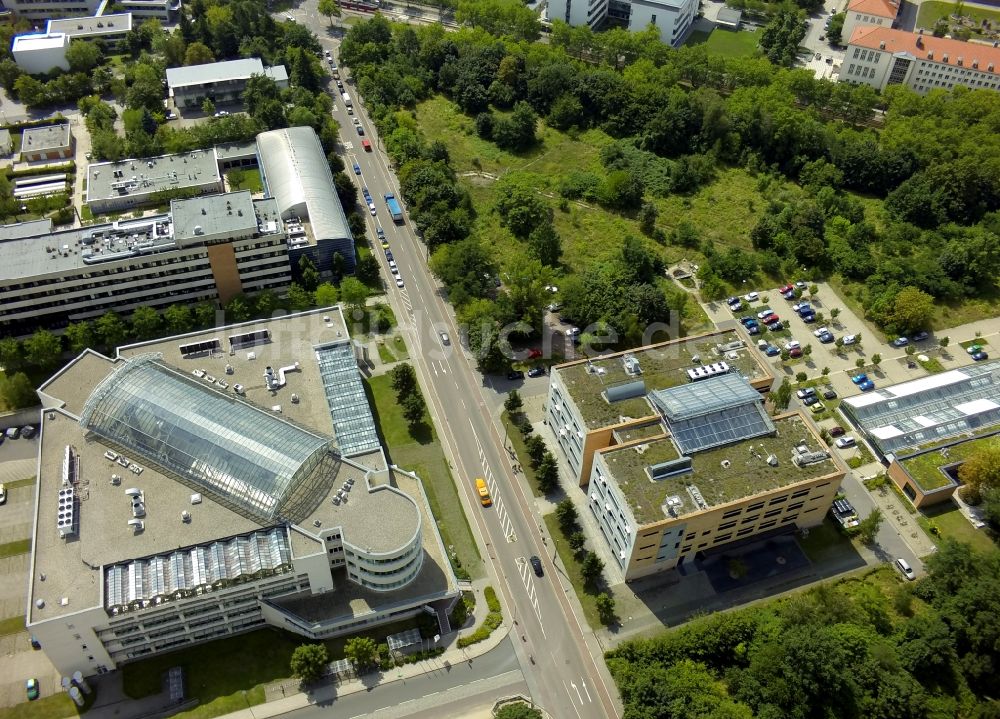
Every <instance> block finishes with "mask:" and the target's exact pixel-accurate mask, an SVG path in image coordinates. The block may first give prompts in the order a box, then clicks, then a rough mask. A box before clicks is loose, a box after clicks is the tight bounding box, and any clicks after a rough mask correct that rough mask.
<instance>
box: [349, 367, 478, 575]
mask: <svg viewBox="0 0 1000 719" xmlns="http://www.w3.org/2000/svg"><path fill="white" fill-rule="evenodd" d="M365 386H366V388H367V391H368V392H369V393H370V397H369V402H370V404H371V406H372V408H373V409H374V412H375V419H376V421H377V422H378V424H379V428H380V431H381V434H382V440H383V442H384V444H385V447H386V451H387V453H388V454H389V456H390V458H391V461H392V462H393V463H395V464H397V465H399V466H400V467H402V468H403V469H406V470H409V471H411V472H415V473H416V474H417V476H419V477H420V479H422V480H423V483H424V491H425V492H426V493H427V499H428V501H429V502H430V505H431V511H432V512H434V517H435V518H436V519H437V524H438V528H439V530H440V531H441V538H442V540H443V541H444V543H445V546H446V547H449V548H453V550H454V552H455V554H457V555H458V560H459V562H460V563H461V565H462V567H463V568H465V570H466V571H468V572H469V574H470V575H471V576H472V577H473V578H476V577H481V576H483V564H482V559H481V558H480V556H479V550H478V548H477V547H476V542H475V540H474V539H473V537H472V532H471V530H470V528H469V522H468V519H467V518H466V516H465V512H464V511H463V510H462V503H461V501H460V499H459V496H458V488H457V487H456V486H455V480H454V479H453V477H452V475H451V469H450V468H449V466H448V462H447V460H445V457H444V452H443V451H442V450H441V443H440V442H439V441H438V439H437V435H436V434H435V432H434V429H433V428H432V427H431V425H430V419H429V418H428V417H427V415H424V417H425V420H424V422H423V423H421V425H420V426H419V427H418V428H417V429H416V430H414V432H413V433H412V434H411V432H410V428H409V426H408V425H407V422H406V420H405V419H403V410H402V407H400V405H399V402H397V401H396V393H395V392H394V391H393V389H392V380H391V379H390V378H389V376H388V375H379V376H377V377H372V378H371V379H368V380H365ZM425 396H426V395H425ZM469 481H472V480H471V479H470V480H469Z"/></svg>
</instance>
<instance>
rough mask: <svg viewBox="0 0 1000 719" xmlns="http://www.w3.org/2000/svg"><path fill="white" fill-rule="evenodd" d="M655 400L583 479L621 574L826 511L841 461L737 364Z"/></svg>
mask: <svg viewBox="0 0 1000 719" xmlns="http://www.w3.org/2000/svg"><path fill="white" fill-rule="evenodd" d="M648 401H649V403H650V405H651V406H652V407H655V408H656V410H658V411H659V413H660V415H661V419H659V420H658V421H655V422H651V423H650V424H648V425H646V431H645V432H644V433H643V434H644V436H641V437H637V438H632V439H630V440H628V441H627V442H624V443H622V444H620V445H613V446H610V447H607V448H605V449H601V450H599V451H597V452H596V453H595V455H594V460H593V465H592V469H591V474H590V477H589V482H588V485H587V490H586V492H587V505H588V507H589V509H590V511H591V514H592V516H593V517H594V519H595V520H596V522H597V524H598V526H599V527H600V529H601V534H602V536H603V538H604V541H605V543H606V544H607V546H608V549H610V550H611V554H612V556H613V557H614V560H615V563H616V568H617V570H618V572H619V573H620V574H621V576H622V577H623V578H624V579H626V580H631V579H636V578H638V577H642V576H645V575H648V574H652V573H655V572H661V571H666V570H669V569H673V568H675V567H677V566H678V565H680V564H682V563H684V562H685V561H693V560H696V559H697V558H699V557H700V556H704V555H705V554H707V553H710V552H711V551H712V550H713V549H714V548H717V547H720V546H724V545H732V544H733V543H735V542H743V541H746V540H751V539H758V538H760V537H761V536H762V535H764V536H770V535H772V534H775V533H780V532H786V531H791V530H792V529H800V528H803V527H810V526H814V525H816V524H819V523H820V522H822V521H823V516H824V514H825V513H826V511H827V509H828V508H829V507H830V505H831V503H832V502H833V498H834V496H835V494H836V492H837V489H838V488H839V486H840V481H841V479H842V478H843V475H844V473H843V471H842V470H841V469H840V468H839V467H838V466H837V465H836V463H835V462H834V461H833V460H832V459H831V458H830V454H829V451H828V450H827V447H826V446H825V445H824V444H823V442H822V440H821V439H820V438H819V437H818V435H816V433H815V432H814V431H813V430H812V428H810V427H809V425H808V423H807V422H806V421H804V419H803V418H802V417H801V415H799V414H797V413H791V414H786V415H783V416H781V417H778V418H774V419H772V418H771V417H769V416H768V414H767V413H766V412H765V411H764V408H763V402H764V400H763V397H762V396H761V395H760V393H759V392H757V391H756V390H755V389H754V388H753V387H751V386H750V384H749V383H748V382H747V380H746V378H744V377H742V376H740V375H739V374H736V373H729V374H723V375H719V376H716V377H711V378H708V379H706V380H704V381H697V382H692V383H690V384H687V385H679V386H676V387H673V388H670V389H666V390H657V391H653V392H651V393H650V394H649V395H648ZM657 430H658V433H657Z"/></svg>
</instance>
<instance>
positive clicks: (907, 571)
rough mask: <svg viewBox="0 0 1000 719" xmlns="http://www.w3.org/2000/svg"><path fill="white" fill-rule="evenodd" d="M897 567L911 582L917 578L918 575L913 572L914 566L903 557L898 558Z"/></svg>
mask: <svg viewBox="0 0 1000 719" xmlns="http://www.w3.org/2000/svg"><path fill="white" fill-rule="evenodd" d="M896 569H898V570H899V571H900V572H902V574H903V576H904V577H906V578H907V579H908V580H909V581H911V582H912V581H913V580H914V579H916V578H917V575H916V574H914V573H913V567H911V566H910V564H909V562H907V561H906V560H905V559H903V558H902V557H900V558H899V559H897V560H896Z"/></svg>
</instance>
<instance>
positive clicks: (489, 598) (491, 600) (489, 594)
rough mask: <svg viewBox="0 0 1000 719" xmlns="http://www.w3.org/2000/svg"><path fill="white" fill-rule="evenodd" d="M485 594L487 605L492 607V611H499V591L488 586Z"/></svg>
mask: <svg viewBox="0 0 1000 719" xmlns="http://www.w3.org/2000/svg"><path fill="white" fill-rule="evenodd" d="M483 594H485V595H486V606H487V607H489V608H490V611H491V612H499V611H500V600H499V599H497V593H496V591H495V590H494V589H493V587H486V589H485V590H484V591H483Z"/></svg>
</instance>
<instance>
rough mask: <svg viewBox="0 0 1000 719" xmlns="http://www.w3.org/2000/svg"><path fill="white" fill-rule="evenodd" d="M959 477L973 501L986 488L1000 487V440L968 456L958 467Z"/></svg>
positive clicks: (977, 498)
mask: <svg viewBox="0 0 1000 719" xmlns="http://www.w3.org/2000/svg"><path fill="white" fill-rule="evenodd" d="M958 478H959V479H960V480H962V482H963V483H964V484H965V486H966V487H967V489H966V492H967V493H968V495H967V496H968V497H969V498H970V500H971V501H978V500H979V498H980V496H981V495H982V493H983V492H985V491H986V490H992V489H1000V442H998V441H993V442H989V443H987V444H985V445H983V446H981V447H979V448H977V449H976V451H974V452H973V453H972V454H970V455H969V456H968V457H966V458H965V461H964V462H962V465H961V466H960V467H959V468H958Z"/></svg>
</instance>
